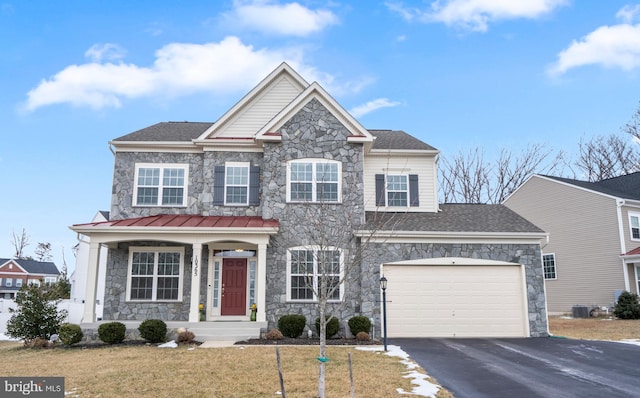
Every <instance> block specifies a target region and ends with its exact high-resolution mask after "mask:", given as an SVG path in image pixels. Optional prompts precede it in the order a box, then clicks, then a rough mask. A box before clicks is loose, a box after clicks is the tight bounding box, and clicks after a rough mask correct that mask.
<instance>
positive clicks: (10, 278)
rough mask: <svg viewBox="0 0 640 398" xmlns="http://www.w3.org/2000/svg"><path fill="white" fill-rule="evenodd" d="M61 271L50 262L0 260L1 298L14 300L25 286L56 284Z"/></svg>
mask: <svg viewBox="0 0 640 398" xmlns="http://www.w3.org/2000/svg"><path fill="white" fill-rule="evenodd" d="M59 276H60V271H58V267H56V265H55V264H54V263H52V262H49V261H34V260H22V259H8V258H0V298H5V299H13V298H15V297H16V292H17V291H18V290H20V288H21V287H22V286H24V285H28V284H36V285H40V284H41V283H52V284H53V283H56V282H57V281H58V277H59Z"/></svg>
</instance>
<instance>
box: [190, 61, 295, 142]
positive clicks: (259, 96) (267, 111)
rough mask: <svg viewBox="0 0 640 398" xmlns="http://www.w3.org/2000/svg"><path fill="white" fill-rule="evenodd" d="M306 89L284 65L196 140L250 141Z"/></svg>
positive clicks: (291, 70)
mask: <svg viewBox="0 0 640 398" xmlns="http://www.w3.org/2000/svg"><path fill="white" fill-rule="evenodd" d="M307 86H308V83H307V82H306V81H304V79H302V77H301V76H300V75H298V74H297V73H296V72H295V71H294V70H293V69H291V68H290V67H289V66H288V65H287V64H286V63H283V64H281V65H280V66H279V67H278V68H276V69H275V70H274V71H273V72H272V73H271V74H270V75H269V76H267V77H266V78H265V79H264V80H263V81H262V82H260V83H259V84H258V85H257V86H256V87H255V88H254V89H253V90H251V91H250V92H249V93H248V94H247V95H245V96H244V97H243V98H242V99H241V100H240V101H239V102H238V103H237V104H236V105H234V106H233V107H232V108H231V109H230V110H229V111H227V112H226V113H225V114H224V115H223V116H222V117H221V118H220V119H219V120H218V121H217V122H216V123H215V124H214V125H212V126H211V127H210V128H209V129H207V131H205V132H204V133H203V134H202V135H201V136H200V137H199V139H200V140H206V139H234V138H253V136H254V135H255V134H256V132H257V131H258V130H260V128H261V127H262V126H264V125H265V124H266V123H267V122H268V121H269V120H271V119H272V118H273V117H274V116H275V115H276V114H278V112H280V111H281V110H282V109H283V108H284V107H286V106H287V105H288V104H289V103H290V102H291V101H293V100H294V99H295V98H296V97H297V96H298V95H299V94H300V93H301V92H302V91H303V90H304V89H305V88H306V87H307Z"/></svg>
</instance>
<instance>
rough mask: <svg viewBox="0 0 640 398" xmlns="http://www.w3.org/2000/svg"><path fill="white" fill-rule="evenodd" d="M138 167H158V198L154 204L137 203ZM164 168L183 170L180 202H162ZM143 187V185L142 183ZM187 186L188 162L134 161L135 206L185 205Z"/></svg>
mask: <svg viewBox="0 0 640 398" xmlns="http://www.w3.org/2000/svg"><path fill="white" fill-rule="evenodd" d="M140 169H159V170H160V177H159V181H158V187H157V188H158V198H157V201H156V203H155V204H151V203H140V204H138V188H140V187H139V186H138V176H139V172H140ZM165 169H181V170H184V177H183V178H184V184H183V185H182V204H166V205H165V204H162V197H163V190H164V188H165V186H164V183H163V176H164V171H165ZM143 187H145V186H144V185H143ZM166 188H176V187H174V186H167V187H166ZM188 188H189V164H187V163H136V164H135V173H134V177H133V195H132V196H133V198H132V202H133V206H136V207H187V198H188V192H187V191H188Z"/></svg>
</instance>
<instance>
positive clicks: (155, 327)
mask: <svg viewBox="0 0 640 398" xmlns="http://www.w3.org/2000/svg"><path fill="white" fill-rule="evenodd" d="M138 332H140V336H141V337H142V338H143V339H145V340H147V341H149V342H151V343H162V342H163V341H165V340H166V339H167V324H166V323H164V321H162V320H160V319H147V320H146V321H143V322H142V323H141V324H140V326H138Z"/></svg>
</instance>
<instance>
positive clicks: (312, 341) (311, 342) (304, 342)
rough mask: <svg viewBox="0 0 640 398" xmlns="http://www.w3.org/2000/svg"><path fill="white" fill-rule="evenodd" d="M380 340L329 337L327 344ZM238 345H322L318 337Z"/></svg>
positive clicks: (251, 341)
mask: <svg viewBox="0 0 640 398" xmlns="http://www.w3.org/2000/svg"><path fill="white" fill-rule="evenodd" d="M380 344H381V343H380V342H379V341H378V340H365V341H363V340H356V339H327V345H380ZM236 345H318V346H319V345H320V339H317V338H311V339H309V338H297V339H294V338H291V337H285V338H283V339H280V340H267V339H248V340H243V341H238V342H236Z"/></svg>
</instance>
